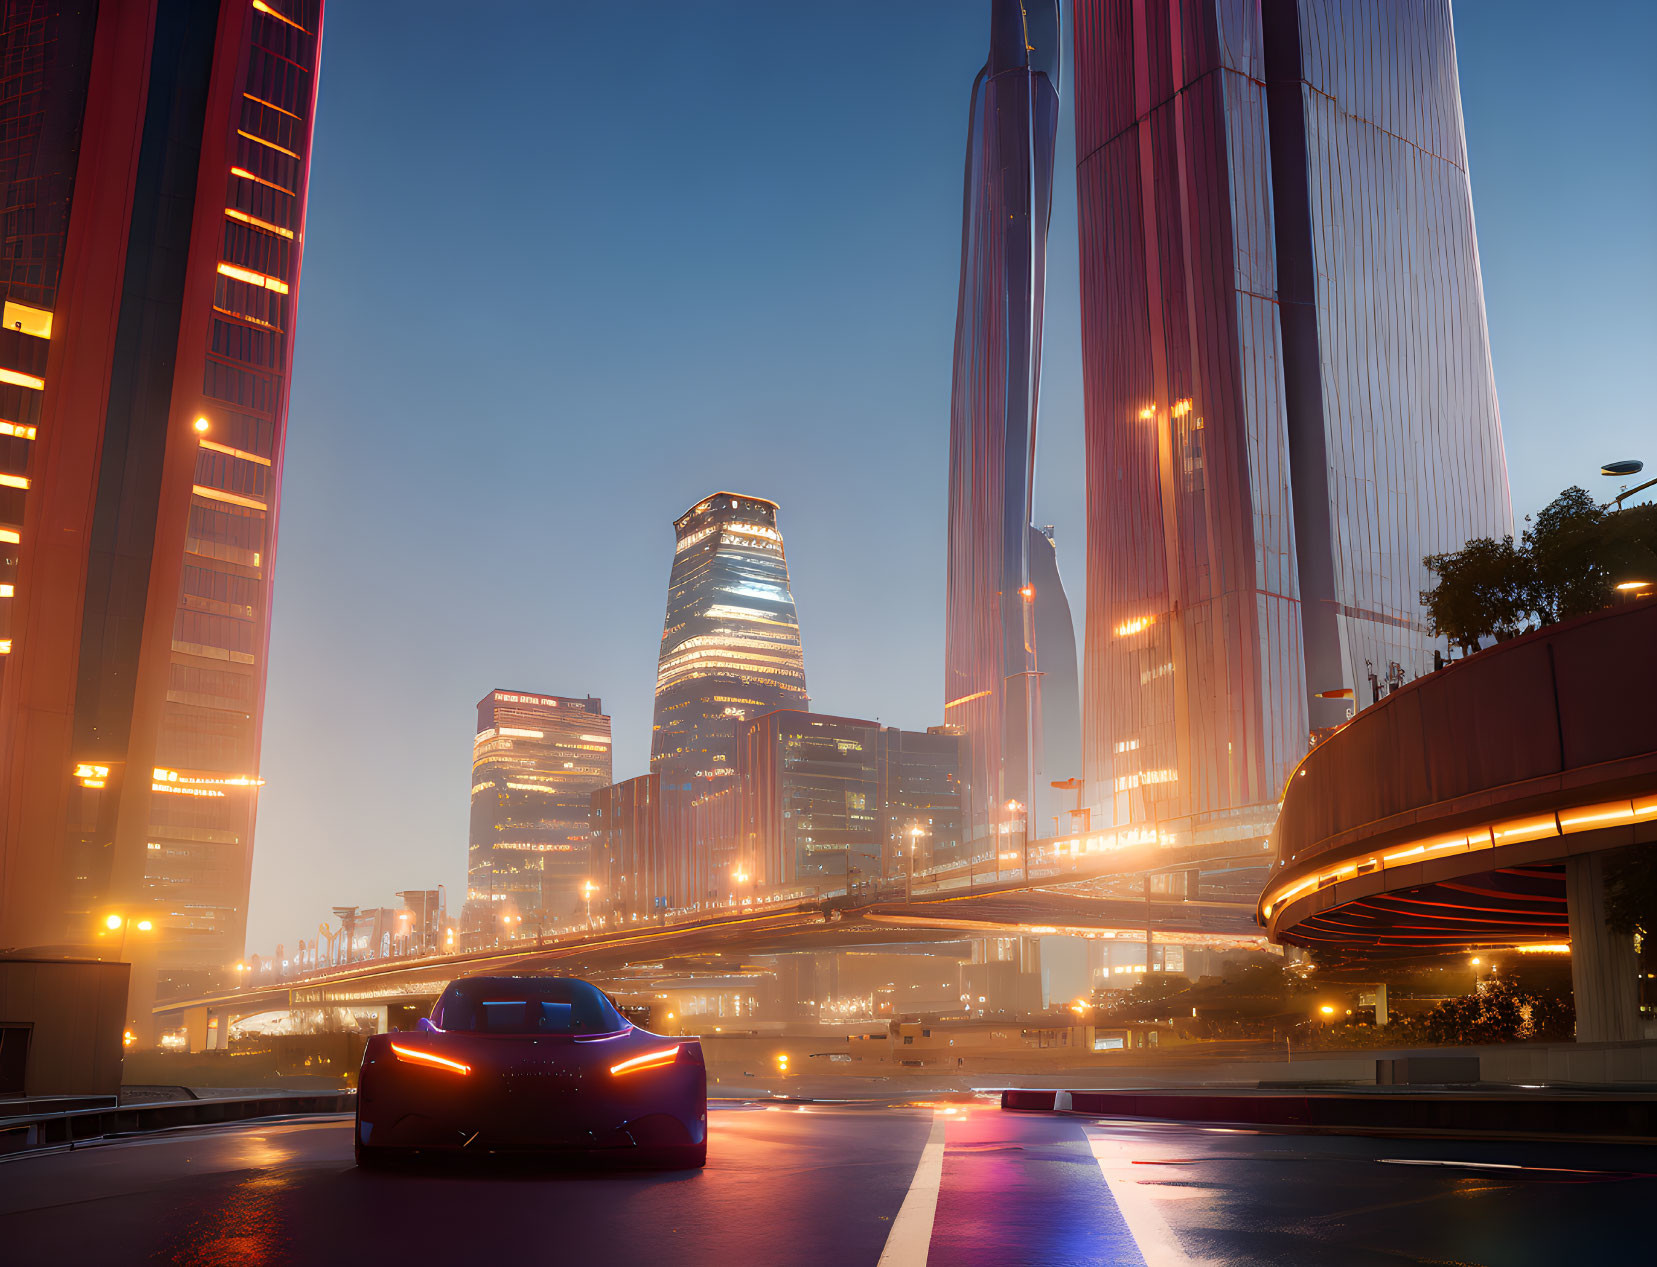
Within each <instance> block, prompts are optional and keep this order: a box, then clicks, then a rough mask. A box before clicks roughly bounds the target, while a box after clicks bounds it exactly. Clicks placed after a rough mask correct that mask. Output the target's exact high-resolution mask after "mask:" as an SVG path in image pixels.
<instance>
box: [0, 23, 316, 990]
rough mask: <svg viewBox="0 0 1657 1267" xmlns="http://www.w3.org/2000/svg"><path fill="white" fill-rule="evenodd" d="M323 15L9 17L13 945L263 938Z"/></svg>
mask: <svg viewBox="0 0 1657 1267" xmlns="http://www.w3.org/2000/svg"><path fill="white" fill-rule="evenodd" d="M322 7H323V6H322V3H321V0H268V3H267V2H265V0H260V2H258V3H251V4H250V3H247V2H246V0H151V2H149V3H145V2H144V0H134V2H133V3H125V4H113V3H106V4H96V5H92V4H80V5H71V4H67V3H62V2H60V0H40V2H39V3H34V4H24V5H10V6H7V7H6V8H5V10H4V16H3V19H0V20H3V21H4V23H5V29H4V31H3V33H0V46H3V47H4V49H5V56H6V65H7V80H6V83H7V87H6V91H5V93H4V95H3V100H0V123H3V124H4V130H5V135H6V138H7V141H6V146H5V148H4V150H3V152H0V189H3V191H4V195H3V196H4V199H5V205H4V207H3V208H0V211H3V219H4V222H5V226H6V228H5V255H4V258H3V259H0V292H3V295H0V298H3V300H4V308H5V316H4V325H3V329H0V945H10V946H32V945H65V944H67V945H76V946H87V945H94V946H95V945H98V944H99V942H98V941H97V938H98V937H99V935H100V934H99V931H98V925H100V924H101V923H102V922H103V921H104V920H105V919H107V917H108V915H109V914H112V913H114V914H125V915H127V916H128V917H133V916H142V917H143V918H145V919H147V920H149V921H150V922H151V923H152V925H153V931H152V933H151V934H150V935H149V936H148V937H139V936H137V935H136V934H135V935H134V936H133V937H131V938H129V939H128V941H127V943H126V947H127V953H128V954H129V955H130V956H133V957H134V958H138V957H143V958H144V959H145V960H146V962H151V963H153V964H154V965H155V966H156V967H157V968H158V969H159V971H160V972H161V973H162V974H163V975H164V976H166V977H170V978H172V979H173V980H174V981H175V982H177V983H178V984H180V985H186V984H189V983H191V982H200V983H206V982H207V981H208V980H210V979H211V978H212V977H213V976H214V975H216V974H220V973H223V972H225V971H226V970H227V969H228V966H229V965H230V964H233V963H234V962H235V961H236V959H237V958H238V957H239V956H240V954H241V953H242V949H243V936H244V929H245V923H246V914H247V898H248V885H249V880H250V868H251V865H252V850H253V829H254V815H255V808H256V803H257V798H258V788H259V786H260V778H259V756H260V722H261V716H262V712H263V707H264V690H265V659H266V647H267V643H268V637H269V612H270V596H271V577H272V570H273V567H274V563H275V550H276V536H277V533H276V520H277V512H278V507H279V501H280V484H281V472H282V459H283V452H284V447H285V437H286V431H287V412H288V397H289V377H290V371H291V368H292V357H293V332H294V319H295V314H296V311H297V305H298V291H299V277H300V257H301V252H302V247H303V244H304V240H305V199H306V191H307V185H308V177H309V167H310V153H311V131H312V120H313V115H314V110H315V103H316V72H317V57H318V49H319V43H320V35H321V24H322ZM147 978H148V974H147V972H140V973H137V974H135V981H138V982H141V981H142V979H147ZM144 988H145V987H144V986H143V985H142V984H140V985H139V986H138V990H139V991H142V990H143V989H144Z"/></svg>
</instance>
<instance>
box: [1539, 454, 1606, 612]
mask: <svg viewBox="0 0 1657 1267" xmlns="http://www.w3.org/2000/svg"><path fill="white" fill-rule="evenodd" d="M1608 518H1618V516H1607V515H1606V513H1605V511H1603V510H1601V509H1600V507H1599V503H1597V502H1596V501H1595V500H1594V499H1593V498H1592V497H1591V496H1589V494H1588V490H1587V489H1584V488H1577V487H1574V486H1573V487H1571V488H1567V489H1566V490H1565V491H1564V492H1563V493H1561V494H1559V496H1558V497H1555V498H1554V499H1553V500H1552V501H1551V502H1549V503H1548V504H1547V505H1546V506H1545V507H1543V508H1542V509H1541V510H1540V511H1538V512H1537V515H1536V519H1535V521H1534V522H1533V523H1532V524H1531V525H1530V527H1528V528H1526V529H1525V553H1526V555H1528V556H1529V564H1530V572H1531V575H1532V576H1533V577H1534V585H1535V603H1536V608H1537V610H1538V611H1539V612H1540V613H1541V616H1542V623H1543V624H1552V623H1553V622H1555V621H1559V620H1569V619H1570V618H1571V617H1573V616H1586V615H1587V614H1588V613H1589V612H1596V611H1599V610H1600V609H1601V608H1602V607H1604V606H1606V605H1607V604H1608V603H1609V602H1610V601H1611V594H1612V588H1611V587H1612V584H1613V582H1612V578H1611V569H1610V567H1609V566H1608V559H1607V558H1606V555H1607V553H1608V552H1607V549H1606V545H1607V541H1606V537H1607V532H1606V529H1607V526H1608V525H1607V522H1606V521H1607V519H1608Z"/></svg>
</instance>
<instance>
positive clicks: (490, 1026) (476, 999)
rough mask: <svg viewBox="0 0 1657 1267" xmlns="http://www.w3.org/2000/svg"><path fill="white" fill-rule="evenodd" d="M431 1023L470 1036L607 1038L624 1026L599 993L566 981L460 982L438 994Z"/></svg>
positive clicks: (583, 982)
mask: <svg viewBox="0 0 1657 1267" xmlns="http://www.w3.org/2000/svg"><path fill="white" fill-rule="evenodd" d="M432 1021H433V1023H434V1024H436V1025H437V1026H439V1027H440V1028H442V1029H449V1030H460V1031H462V1032H466V1033H474V1034H607V1033H612V1032H614V1031H615V1030H619V1029H625V1028H626V1027H627V1022H626V1020H624V1019H623V1018H622V1015H621V1013H619V1012H617V1011H616V1009H615V1008H614V1007H613V1006H612V1005H611V1003H610V1000H609V999H607V998H606V997H605V996H604V992H603V991H601V990H600V989H598V987H596V986H593V985H589V984H588V983H587V982H585V981H576V980H573V979H571V978H568V977H548V978H545V979H541V980H537V979H534V978H528V977H508V978H490V977H483V978H473V979H464V978H463V979H462V980H459V981H456V982H453V983H452V984H451V985H450V986H449V988H448V989H447V990H445V991H444V992H443V997H442V998H440V999H439V1000H438V1001H437V1007H435V1008H434V1009H432Z"/></svg>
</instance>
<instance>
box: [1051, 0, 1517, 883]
mask: <svg viewBox="0 0 1657 1267" xmlns="http://www.w3.org/2000/svg"><path fill="white" fill-rule="evenodd" d="M1075 54H1076V56H1075V72H1076V73H1075V100H1076V157H1077V186H1078V189H1077V202H1078V212H1077V218H1078V225H1079V230H1080V260H1081V293H1082V348H1083V362H1084V374H1085V379H1084V382H1085V398H1086V408H1087V455H1086V463H1087V486H1088V511H1087V514H1088V543H1087V554H1088V584H1087V634H1086V652H1085V670H1084V696H1083V736H1084V764H1085V766H1086V795H1087V799H1088V803H1089V804H1090V806H1091V807H1092V808H1093V809H1094V813H1095V821H1096V823H1099V824H1102V825H1109V824H1112V823H1114V824H1115V826H1116V828H1117V829H1119V830H1120V829H1124V828H1125V829H1127V830H1128V831H1129V832H1131V833H1133V835H1134V837H1135V838H1136V839H1141V840H1143V839H1149V838H1151V837H1153V836H1154V837H1155V838H1158V839H1160V840H1162V841H1163V842H1164V843H1169V842H1172V843H1178V844H1200V845H1205V846H1211V847H1212V849H1213V852H1214V856H1216V857H1220V856H1230V857H1231V858H1232V859H1233V861H1235V860H1236V859H1237V858H1239V857H1244V858H1246V857H1248V856H1250V851H1251V850H1252V851H1254V853H1256V854H1258V855H1259V856H1260V857H1261V859H1262V862H1263V861H1264V855H1263V852H1262V851H1261V843H1262V842H1263V841H1264V839H1265V835H1266V833H1267V831H1269V829H1270V827H1271V824H1272V822H1273V821H1274V820H1275V818H1276V815H1277V803H1278V801H1279V799H1280V797H1281V794H1282V790H1283V785H1284V781H1285V779H1286V778H1287V777H1288V775H1289V773H1290V771H1291V770H1292V769H1293V768H1294V766H1295V764H1296V762H1298V761H1299V760H1300V758H1301V756H1302V755H1303V754H1304V753H1305V752H1306V750H1307V745H1308V743H1309V742H1312V741H1313V740H1315V739H1316V738H1318V737H1319V736H1320V735H1322V734H1326V733H1328V730H1329V728H1331V727H1333V726H1336V725H1338V724H1340V723H1341V722H1342V721H1344V719H1345V717H1346V716H1347V715H1349V710H1350V709H1351V708H1352V707H1353V706H1354V705H1357V706H1362V705H1366V704H1369V703H1371V702H1373V699H1374V698H1375V696H1376V694H1377V693H1378V690H1377V686H1376V685H1375V683H1376V682H1377V680H1380V681H1385V680H1387V679H1389V678H1390V679H1391V680H1394V681H1398V680H1402V679H1403V678H1405V677H1414V676H1417V675H1419V674H1421V673H1423V672H1426V671H1429V670H1430V669H1431V667H1432V651H1433V645H1434V640H1433V639H1432V638H1431V637H1430V636H1429V634H1428V630H1427V622H1426V619H1425V617H1424V614H1423V612H1422V610H1421V603H1420V592H1421V591H1422V590H1423V589H1425V588H1427V585H1428V577H1427V575H1426V572H1425V569H1424V567H1423V564H1422V559H1423V556H1425V555H1428V554H1432V553H1436V552H1439V551H1443V550H1449V549H1456V548H1459V547H1460V546H1461V545H1462V544H1463V543H1464V542H1465V541H1467V540H1468V539H1469V538H1472V537H1480V536H1498V537H1499V536H1501V535H1503V534H1504V533H1508V532H1511V531H1512V510H1511V507H1510V504H1509V499H1508V490H1507V471H1506V458H1505V454H1504V451H1503V446H1502V434H1501V423H1500V418H1499V415H1498V411H1497V405H1496V392H1495V383H1494V379H1493V376H1492V372H1491V362H1490V347H1489V340H1488V335H1487V331H1486V326H1485V315H1484V298H1483V290H1482V283H1481V279H1480V273H1479V261H1478V248H1477V242H1476V238H1475V235H1474V229H1473V207H1472V193H1471V187H1470V185H1469V183H1468V174H1467V160H1466V144H1465V139H1464V137H1463V134H1462V117H1461V98H1460V90H1459V87H1458V83H1457V77H1456V60H1455V40H1454V33H1453V30H1452V26H1451V21H1450V6H1449V3H1448V0H1421V2H1420V3H1414V4H1409V5H1404V4H1375V5H1363V6H1345V5H1340V4H1332V3H1329V2H1328V0H1265V3H1260V2H1259V0H1197V2H1196V3H1190V2H1185V3H1175V2H1174V0H1077V4H1076V10H1075ZM1371 673H1373V674H1374V675H1375V676H1374V677H1371V676H1370V674H1371Z"/></svg>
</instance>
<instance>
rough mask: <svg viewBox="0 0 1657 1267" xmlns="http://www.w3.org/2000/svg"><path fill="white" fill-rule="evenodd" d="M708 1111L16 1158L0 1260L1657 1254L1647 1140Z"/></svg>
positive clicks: (746, 1108)
mask: <svg viewBox="0 0 1657 1267" xmlns="http://www.w3.org/2000/svg"><path fill="white" fill-rule="evenodd" d="M710 1120H711V1126H710V1149H709V1161H708V1166H707V1168H706V1169H705V1170H702V1171H688V1172H679V1173H665V1174H663V1173H639V1172H631V1171H626V1170H611V1169H607V1170H600V1171H593V1170H590V1169H563V1168H549V1167H544V1166H525V1165H523V1164H512V1165H506V1164H484V1165H479V1164H475V1163H474V1164H467V1165H464V1166H442V1167H420V1168H416V1169H411V1170H406V1171H401V1170H400V1171H395V1172H390V1173H373V1174H369V1173H365V1172H361V1171H358V1170H357V1169H356V1168H355V1167H354V1166H353V1164H352V1161H351V1125H350V1122H349V1120H348V1119H339V1118H316V1119H305V1120H294V1121H280V1122H262V1123H256V1124H250V1125H244V1126H237V1127H222V1128H203V1129H197V1130H189V1131H178V1132H173V1133H170V1134H166V1135H160V1136H147V1137H143V1138H134V1139H128V1140H117V1141H110V1142H105V1143H99V1144H94V1145H90V1146H86V1147H81V1148H77V1149H76V1150H75V1151H73V1152H57V1153H47V1154H37V1155H33V1156H26V1157H20V1158H14V1159H11V1160H8V1161H5V1162H4V1163H0V1261H3V1262H5V1263H7V1264H11V1263H18V1264H36V1263H41V1264H45V1263H68V1264H80V1263H86V1264H100V1265H103V1267H107V1265H109V1264H122V1263H147V1262H162V1263H177V1264H238V1265H241V1264H254V1265H257V1264H278V1263H324V1262H342V1261H354V1260H360V1261H398V1260H400V1259H401V1258H402V1256H403V1255H406V1256H407V1261H413V1262H422V1263H440V1264H444V1265H445V1267H449V1265H451V1264H467V1263H489V1264H532V1263H570V1262H581V1261H589V1260H590V1261H601V1262H604V1263H621V1264H627V1263H654V1262H662V1261H666V1262H671V1263H674V1264H703V1263H708V1264H715V1263H718V1264H730V1265H733V1267H763V1265H766V1264H773V1263H775V1264H789V1265H792V1264H818V1263H821V1264H833V1265H834V1267H856V1265H859V1264H875V1263H877V1262H879V1261H882V1254H883V1252H885V1253H886V1254H887V1255H888V1256H887V1257H886V1258H885V1259H884V1261H885V1262H886V1263H889V1264H919V1263H921V1262H923V1261H925V1262H930V1263H932V1264H934V1265H939V1264H945V1265H949V1267H954V1265H955V1264H963V1265H977V1264H983V1265H986V1267H988V1265H992V1264H994V1265H1000V1264H1022V1263H1031V1264H1071V1263H1074V1264H1090V1263H1122V1264H1153V1265H1155V1264H1183V1263H1235V1264H1260V1265H1262V1267H1265V1265H1268V1264H1269V1265H1273V1267H1278V1265H1283V1267H1287V1265H1291V1264H1319V1265H1322V1264H1330V1265H1337V1267H1367V1265H1369V1264H1375V1265H1377V1267H1379V1265H1382V1264H1386V1265H1389V1267H1390V1265H1392V1264H1399V1263H1433V1264H1474V1263H1477V1264H1491V1265H1493V1267H1494V1265H1507V1264H1514V1265H1518V1264H1538V1265H1552V1264H1564V1263H1601V1262H1604V1263H1623V1262H1644V1261H1651V1258H1650V1257H1649V1255H1650V1245H1651V1240H1650V1227H1651V1222H1650V1218H1651V1216H1650V1211H1651V1209H1652V1207H1653V1204H1654V1203H1657V1150H1651V1149H1637V1148H1627V1147H1609V1146H1607V1147H1600V1146H1593V1145H1557V1144H1547V1145H1542V1144H1495V1143H1479V1142H1462V1141H1447V1140H1435V1141H1431V1142H1422V1141H1402V1140H1382V1139H1367V1138H1350V1137H1339V1138H1337V1137H1318V1136H1293V1135H1264V1134H1256V1133H1252V1132H1239V1131H1229V1130H1218V1129H1214V1128H1203V1127H1193V1126H1188V1125H1179V1126H1172V1125H1168V1126H1164V1125H1150V1124H1129V1123H1122V1122H1110V1123H1103V1122H1099V1121H1095V1120H1090V1119H1077V1118H1054V1117H1052V1116H1049V1115H1036V1114H1031V1115H1023V1114H1013V1113H1004V1112H1002V1111H1001V1110H1000V1109H998V1108H995V1107H991V1106H990V1105H988V1104H987V1103H985V1102H983V1101H979V1102H974V1103H970V1104H951V1105H948V1106H944V1105H938V1106H929V1105H908V1106H892V1107H876V1106H861V1107H849V1106H824V1105H739V1106H726V1107H719V1106H716V1107H715V1109H714V1112H713V1113H712V1114H711V1115H710ZM940 1162H941V1164H940ZM900 1211H902V1214H901V1217H900ZM929 1219H930V1228H928V1226H927V1222H928V1220H929ZM894 1227H896V1230H895V1231H894ZM923 1254H924V1255H925V1257H924V1258H923Z"/></svg>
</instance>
